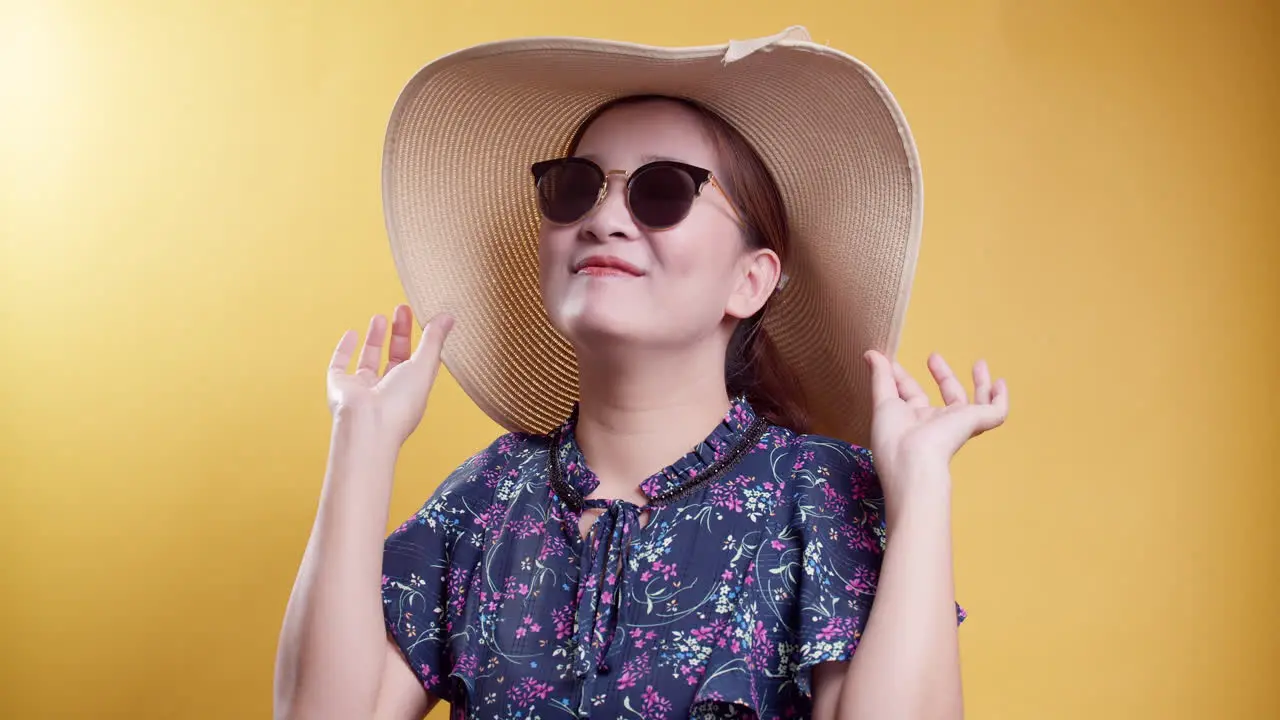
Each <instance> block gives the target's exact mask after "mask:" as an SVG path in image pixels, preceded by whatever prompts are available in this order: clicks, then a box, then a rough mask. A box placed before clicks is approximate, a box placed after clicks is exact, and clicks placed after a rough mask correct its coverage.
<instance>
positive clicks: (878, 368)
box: [862, 350, 898, 407]
mask: <svg viewBox="0 0 1280 720" xmlns="http://www.w3.org/2000/svg"><path fill="white" fill-rule="evenodd" d="M862 357H863V359H865V360H866V361H867V365H869V366H870V367H871V405H872V407H878V406H879V405H880V404H881V403H883V402H886V401H889V400H897V399H898V383H897V382H895V381H894V379H893V368H892V367H890V366H889V359H888V358H886V357H885V356H884V355H881V354H880V353H878V352H876V351H875V350H868V351H867V352H866V353H865V354H864V355H863V356H862Z"/></svg>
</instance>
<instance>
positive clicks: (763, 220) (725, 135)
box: [568, 95, 809, 432]
mask: <svg viewBox="0 0 1280 720" xmlns="http://www.w3.org/2000/svg"><path fill="white" fill-rule="evenodd" d="M653 101H665V102H674V103H676V104H679V105H683V106H684V107H687V108H689V109H690V110H693V111H694V112H695V113H696V114H697V115H698V117H699V118H700V119H701V120H702V121H703V124H704V126H705V128H706V129H707V130H708V131H709V134H710V136H711V139H712V141H713V142H714V144H715V146H716V154H717V156H718V157H719V159H720V164H721V170H722V172H720V173H717V174H716V179H717V181H719V182H720V184H721V185H723V186H724V189H725V191H726V192H727V193H728V194H729V196H730V197H731V198H732V199H733V202H734V204H735V205H736V206H737V207H738V209H739V210H740V211H741V213H742V215H743V224H744V226H745V227H744V231H743V240H744V241H745V242H746V244H747V247H749V248H751V249H760V248H768V249H769V250H772V251H773V252H775V253H776V254H777V255H778V259H779V260H780V261H781V262H782V266H783V267H786V262H787V246H788V244H789V243H788V240H789V239H790V231H789V230H788V228H787V213H786V208H785V206H784V205H783V203H782V194H781V193H779V192H778V186H777V184H775V183H774V181H773V176H772V175H770V173H769V169H768V168H767V167H765V164H764V161H763V160H761V159H760V156H759V155H758V154H757V153H756V151H755V149H753V148H752V147H751V144H750V143H748V142H747V140H746V138H744V137H743V136H742V134H741V133H739V132H738V131H737V129H735V128H734V127H733V126H732V125H730V124H729V123H728V122H727V121H725V120H724V118H722V117H720V116H719V115H717V114H716V113H714V112H712V111H711V110H709V109H707V108H705V107H703V106H702V105H700V104H698V103H695V102H693V101H691V100H686V99H684V98H675V97H667V96H664V95H632V96H627V97H622V98H618V99H616V100H611V101H609V102H607V103H604V104H603V105H601V106H600V107H598V108H596V109H595V111H594V112H593V113H592V114H591V115H590V116H588V117H587V119H586V120H585V121H583V123H582V124H581V125H579V126H578V130H577V132H575V133H574V135H573V138H572V139H571V140H570V142H569V148H568V154H573V152H574V151H575V150H576V149H577V147H578V143H579V141H581V140H582V136H583V135H584V134H585V133H586V131H587V128H589V127H590V126H591V123H593V122H594V121H595V120H596V118H598V117H600V115H602V114H603V113H604V112H605V111H606V110H609V109H611V108H615V107H618V106H619V105H630V104H637V103H642V102H653ZM772 302H773V300H772V299H770V300H768V301H766V302H765V304H764V306H763V307H761V308H760V310H759V311H758V312H757V313H756V314H755V315H752V316H751V317H749V318H747V319H745V320H743V321H742V322H739V323H738V326H737V327H736V328H734V331H733V335H732V336H731V337H730V339H729V348H728V351H727V352H726V353H725V367H724V375H725V389H726V390H727V391H728V392H729V394H730V395H731V396H737V395H743V396H745V397H746V398H747V400H748V402H750V403H751V405H752V407H753V408H755V411H756V412H757V413H758V414H760V415H761V416H762V417H764V418H765V419H766V420H768V421H769V422H770V423H772V424H774V425H781V426H783V427H787V428H790V429H792V430H794V431H796V432H807V431H808V430H809V415H808V412H807V411H806V406H807V403H806V402H805V400H804V395H803V390H802V389H801V387H800V383H799V381H798V380H797V379H796V377H795V375H794V374H793V373H792V372H791V371H790V368H788V367H787V365H786V363H784V362H783V361H782V355H781V354H780V353H779V352H778V348H777V346H776V345H774V343H773V340H772V339H771V338H770V337H769V333H768V331H767V330H765V326H764V322H763V320H764V316H765V314H766V313H767V312H768V310H769V306H770V305H771V304H772Z"/></svg>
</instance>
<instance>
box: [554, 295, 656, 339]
mask: <svg viewBox="0 0 1280 720" xmlns="http://www.w3.org/2000/svg"><path fill="white" fill-rule="evenodd" d="M640 314H641V313H637V308H636V307H635V304H634V303H620V302H609V301H606V300H604V299H600V298H597V299H594V301H593V302H586V303H583V302H572V303H564V304H562V305H561V307H560V308H558V310H557V312H555V313H552V314H551V320H552V323H553V324H554V325H555V327H556V329H557V330H559V331H560V334H562V335H564V336H565V338H566V339H568V340H569V342H570V343H571V344H573V345H574V346H579V345H587V346H591V345H594V344H596V343H599V342H612V343H616V342H620V341H621V342H627V343H630V342H635V341H637V340H642V339H643V335H644V332H643V328H644V326H645V324H644V322H643V318H642V317H639V315H640Z"/></svg>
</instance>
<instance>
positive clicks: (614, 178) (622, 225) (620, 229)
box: [582, 173, 639, 242]
mask: <svg viewBox="0 0 1280 720" xmlns="http://www.w3.org/2000/svg"><path fill="white" fill-rule="evenodd" d="M626 192H627V179H626V177H625V176H623V175H622V173H617V174H614V173H610V174H609V175H607V176H606V177H605V193H604V198H603V199H602V200H601V201H600V204H599V205H597V206H596V208H595V210H593V211H592V212H591V213H590V214H589V215H587V218H586V220H584V221H583V222H582V234H583V236H584V237H585V238H586V239H588V240H591V241H593V242H604V241H605V240H607V239H608V238H617V239H620V240H630V239H634V238H635V237H636V236H637V235H638V234H639V228H637V227H636V223H635V220H634V219H633V218H632V217H631V211H630V210H628V209H627V201H626Z"/></svg>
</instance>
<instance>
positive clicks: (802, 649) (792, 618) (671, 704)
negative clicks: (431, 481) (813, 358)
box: [382, 398, 963, 720]
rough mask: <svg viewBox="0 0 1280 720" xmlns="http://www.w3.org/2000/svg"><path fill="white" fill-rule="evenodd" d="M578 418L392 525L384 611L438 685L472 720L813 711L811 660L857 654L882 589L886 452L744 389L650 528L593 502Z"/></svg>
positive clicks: (679, 464)
mask: <svg viewBox="0 0 1280 720" xmlns="http://www.w3.org/2000/svg"><path fill="white" fill-rule="evenodd" d="M575 417H576V413H575V415H574V416H571V417H570V418H569V419H568V420H567V421H566V422H565V424H564V425H563V426H562V427H560V428H559V429H557V430H556V431H555V432H553V433H551V434H550V435H549V436H544V435H528V434H516V433H513V434H507V435H503V436H502V437H500V438H498V439H497V440H496V441H495V442H494V443H493V444H492V445H490V446H489V447H488V448H487V449H485V450H484V451H482V452H480V453H478V454H476V455H475V456H474V457H472V458H471V459H470V460H468V461H467V462H465V463H464V464H463V465H462V466H461V467H459V468H458V469H457V470H456V471H454V472H453V473H452V474H451V475H450V476H449V477H448V478H447V479H446V480H445V482H444V483H442V484H441V485H440V487H439V488H438V489H437V491H436V492H435V493H434V494H433V495H432V497H431V498H430V499H429V500H428V501H427V502H426V504H425V505H423V506H422V508H421V510H419V511H418V512H417V513H416V514H415V515H414V516H413V517H411V518H410V519H409V520H408V521H407V522H405V523H404V524H403V525H402V526H400V527H399V528H398V529H397V530H396V531H394V532H393V533H392V534H391V535H390V536H389V537H388V539H387V541H386V545H385V549H384V555H383V578H382V602H383V609H384V615H385V619H386V625H387V629H388V631H389V633H390V635H391V637H392V638H393V640H394V641H395V642H396V643H397V644H398V645H399V647H400V649H401V651H402V652H403V654H404V657H405V658H406V659H407V661H408V663H409V666H410V667H411V668H413V671H414V672H415V673H416V674H417V676H418V679H419V680H420V681H421V682H422V685H423V687H424V688H425V689H426V690H427V691H428V692H430V693H431V694H432V695H434V696H436V697H439V698H442V699H444V700H446V701H448V702H449V703H450V705H451V711H450V712H451V715H450V717H451V718H454V719H456V720H461V719H462V718H468V719H472V720H495V719H498V718H520V719H522V720H535V719H538V718H541V719H542V720H552V719H553V718H554V719H558V718H587V717H591V718H607V719H609V720H613V719H614V718H628V719H631V718H655V719H656V718H688V717H694V718H743V717H748V718H750V717H755V718H761V719H768V718H806V717H809V716H810V714H811V697H810V694H811V685H810V672H811V669H812V668H813V666H814V665H816V664H817V663H820V662H824V661H829V660H848V659H849V658H850V656H851V655H852V654H853V652H854V648H856V647H857V645H858V640H859V637H860V635H861V632H862V629H863V627H864V626H865V624H866V621H867V615H868V613H869V612H870V610H871V602H872V599H873V598H874V594H875V587H876V577H877V572H878V570H879V567H880V559H881V555H882V553H883V549H884V546H885V525H884V520H883V509H884V505H883V496H882V494H881V491H880V486H879V483H878V482H877V479H876V475H875V471H874V469H873V467H872V461H871V454H870V453H869V452H868V451H867V450H865V449H863V448H860V447H857V446H853V445H849V444H847V443H844V442H841V441H838V440H834V439H831V438H826V437H821V436H816V435H799V434H796V433H793V432H791V431H789V430H786V429H784V428H781V427H777V426H772V425H768V424H767V423H765V422H764V420H763V419H761V418H758V417H757V416H756V414H755V413H754V411H753V410H752V408H751V406H750V404H749V403H748V402H747V401H746V400H744V399H742V398H738V399H736V400H734V402H733V403H732V407H731V408H730V410H729V412H728V413H727V414H726V415H725V417H724V419H723V421H722V422H721V423H720V424H719V425H718V426H717V427H716V428H715V430H713V431H712V432H711V434H710V436H708V437H707V438H706V440H704V441H703V442H702V443H700V444H699V445H698V446H697V447H695V448H694V449H693V450H692V451H691V452H690V453H688V454H687V455H685V456H684V457H683V458H681V459H679V460H678V461H676V462H675V463H674V464H672V465H670V466H668V467H666V468H664V469H663V470H662V471H660V472H658V473H657V474H655V475H653V476H652V477H650V478H648V479H647V480H645V481H644V482H643V483H642V484H641V486H640V489H641V491H642V492H643V493H644V495H645V497H646V498H648V503H647V505H646V508H645V509H647V510H648V519H647V522H642V520H641V514H642V508H640V507H638V506H636V505H635V504H633V503H630V502H627V501H625V500H602V499H584V498H586V497H587V496H588V495H590V494H591V492H592V491H593V490H595V488H596V486H597V485H598V484H599V480H598V478H597V477H596V476H595V475H594V474H593V473H592V471H591V470H590V468H588V467H587V465H586V463H585V461H584V459H583V456H582V453H581V452H580V450H579V449H578V446H577V444H576V443H575V441H574V434H573V428H574V420H575ZM591 508H598V509H600V510H602V513H601V514H600V515H599V517H598V518H597V519H596V520H595V521H594V523H593V524H592V525H591V530H590V531H589V532H588V534H587V536H586V538H583V537H582V535H581V531H580V530H579V524H578V521H579V519H580V518H581V517H582V514H583V512H584V511H585V510H587V509H591ZM960 618H961V619H963V612H961V613H960Z"/></svg>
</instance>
